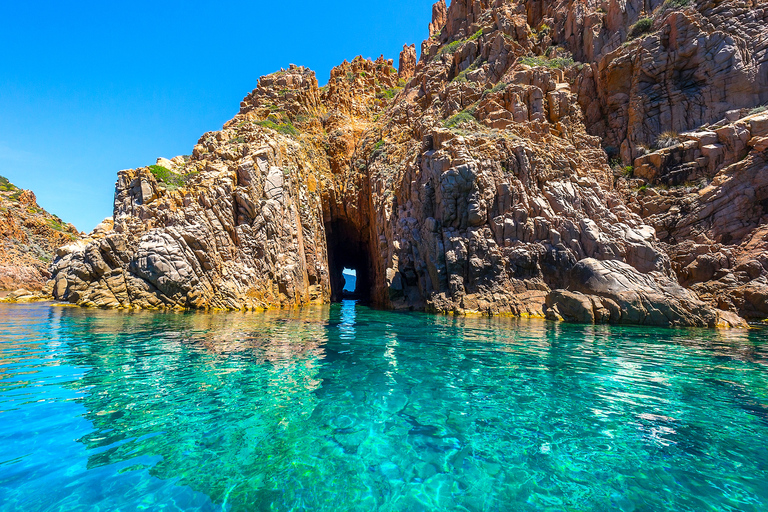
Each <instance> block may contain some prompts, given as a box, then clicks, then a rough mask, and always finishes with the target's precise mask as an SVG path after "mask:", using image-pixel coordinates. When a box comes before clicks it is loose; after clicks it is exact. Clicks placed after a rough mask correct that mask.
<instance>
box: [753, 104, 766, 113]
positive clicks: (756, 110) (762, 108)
mask: <svg viewBox="0 0 768 512" xmlns="http://www.w3.org/2000/svg"><path fill="white" fill-rule="evenodd" d="M767 110H768V105H761V106H759V107H755V108H753V109H752V110H750V111H749V115H754V114H761V113H763V112H765V111H767Z"/></svg>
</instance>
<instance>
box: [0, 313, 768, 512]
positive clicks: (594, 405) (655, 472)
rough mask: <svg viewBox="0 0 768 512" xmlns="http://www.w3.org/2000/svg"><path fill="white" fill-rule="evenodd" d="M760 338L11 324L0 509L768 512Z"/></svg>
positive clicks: (45, 318) (159, 316) (365, 326)
mask: <svg viewBox="0 0 768 512" xmlns="http://www.w3.org/2000/svg"><path fill="white" fill-rule="evenodd" d="M767 342H768V333H767V332H766V331H764V330H754V331H750V332H745V331H720V332H718V331H708V330H671V329H651V328H628V327H607V326H576V325H568V324H557V323H549V322H539V321H528V320H512V319H472V318H468V319H455V318H446V317H434V316H429V315H424V314H415V313H414V314H403V313H389V312H381V311H373V310H370V309H367V308H364V307H360V306H356V305H355V303H354V302H345V303H343V304H341V305H334V306H331V307H327V308H314V309H307V310H303V311H300V312H275V313H265V314H236V313H221V314H202V313H152V312H141V313H127V312H115V311H98V310H86V309H79V308H70V307H61V306H52V305H48V304H37V305H28V306H26V305H0V509H2V510H3V511H16V510H18V511H37V510H97V511H98V510H103V511H107V510H109V511H115V510H121V511H130V510H365V511H374V510H378V511H395V510H397V511H401V510H402V511H411V510H413V511H419V510H425V511H426V510H430V511H431V510H468V511H484V510H488V511H491V510H517V511H534V510H537V511H538V510H552V511H555V510H557V511H562V510H579V511H587V510H600V511H604V510H637V511H662V510H681V511H682V510H690V511H707V510H712V511H715V510H717V511H720V510H738V511H752V510H754V511H764V510H766V509H768V343H767Z"/></svg>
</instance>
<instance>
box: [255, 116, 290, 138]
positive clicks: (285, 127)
mask: <svg viewBox="0 0 768 512" xmlns="http://www.w3.org/2000/svg"><path fill="white" fill-rule="evenodd" d="M256 124H257V125H259V126H263V127H264V128H269V129H270V130H275V131H276V132H278V133H282V134H283V135H291V136H293V137H295V136H297V135H298V134H299V130H297V129H296V127H295V126H293V125H292V124H291V123H290V122H287V123H276V122H274V121H271V120H269V119H266V120H264V121H256Z"/></svg>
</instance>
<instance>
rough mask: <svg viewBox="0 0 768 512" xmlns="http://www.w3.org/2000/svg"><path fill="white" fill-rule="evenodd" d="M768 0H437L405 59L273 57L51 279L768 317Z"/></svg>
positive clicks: (72, 284) (167, 303) (479, 307)
mask: <svg viewBox="0 0 768 512" xmlns="http://www.w3.org/2000/svg"><path fill="white" fill-rule="evenodd" d="M767 27H768V3H766V2H751V1H728V0H725V1H711V0H700V1H693V0H690V1H689V0H666V1H665V2H661V1H657V0H650V1H648V0H645V1H642V2H641V1H638V0H626V1H621V2H618V1H615V0H604V1H596V2H583V1H566V0H557V1H526V2H518V1H506V0H494V1H491V0H454V1H453V2H452V3H451V5H450V6H449V7H448V6H446V4H445V2H444V0H440V1H439V2H438V3H437V4H435V6H434V8H433V19H432V22H431V23H430V24H429V33H430V37H429V39H427V40H426V41H424V42H422V43H421V55H420V58H418V59H417V55H416V47H415V46H405V47H404V48H403V52H402V54H401V56H400V59H399V69H395V68H394V67H393V62H392V61H390V60H385V59H383V58H379V59H378V60H376V61H371V60H367V59H363V58H362V57H357V58H355V59H354V60H352V62H344V63H342V64H341V65H340V66H338V67H337V68H335V69H333V71H332V72H331V77H330V80H329V81H328V84H327V85H326V86H324V87H319V86H318V81H317V78H316V76H315V74H314V72H312V71H310V70H309V69H306V68H303V67H297V66H290V67H289V68H288V69H284V70H281V71H279V72H277V73H274V74H272V75H269V76H265V77H262V78H261V79H260V80H259V83H258V87H257V88H256V89H255V90H254V91H253V92H252V93H250V94H249V95H248V96H247V97H246V98H245V99H244V100H243V102H242V103H241V105H240V112H239V113H238V114H237V115H236V116H235V117H234V118H233V119H232V120H231V121H229V122H227V123H226V124H225V125H224V127H223V129H222V130H220V131H217V132H211V133H206V134H205V135H203V136H202V137H201V139H200V140H199V142H198V144H197V145H196V146H195V147H194V150H193V152H192V154H191V155H190V156H184V157H176V158H173V159H171V160H166V159H159V160H158V162H157V164H156V165H153V166H149V167H145V168H139V169H134V170H126V171H121V172H120V173H119V175H118V181H117V186H116V192H115V208H114V216H113V217H112V218H111V219H108V220H107V221H105V222H104V223H103V224H102V225H100V226H99V227H98V228H97V229H96V230H95V231H94V232H93V233H91V234H90V235H89V236H87V237H84V238H82V239H80V240H78V241H76V242H74V243H71V244H69V245H67V246H65V247H63V248H61V249H60V250H59V251H58V253H57V254H58V257H57V258H56V261H55V263H54V264H53V266H52V280H51V281H50V284H49V291H50V292H51V293H52V294H53V296H54V297H55V298H57V299H60V300H65V301H70V302H73V303H77V304H81V305H87V306H101V307H116V308H117V307H121V308H156V307H181V308H222V309H259V308H268V307H289V306H301V305H306V304H311V303H323V302H328V301H330V300H335V299H337V298H339V297H340V296H341V287H342V283H343V278H342V276H341V271H342V269H343V268H344V267H350V268H355V269H356V270H357V282H358V291H360V292H362V293H363V294H364V295H367V297H368V298H369V299H370V302H371V303H372V304H374V305H375V306H377V307H382V308H392V309H419V310H427V311H434V312H444V313H468V312H478V313H484V314H500V313H509V314H515V315H537V316H548V317H550V318H558V319H566V320H576V321H582V322H612V323H634V324H651V325H685V326H717V325H720V326H725V325H743V320H742V319H741V318H740V317H745V318H748V319H762V318H766V317H768V280H767V277H768V166H767V164H766V158H768V153H767V151H768V109H765V108H764V107H761V105H765V104H768V28H767Z"/></svg>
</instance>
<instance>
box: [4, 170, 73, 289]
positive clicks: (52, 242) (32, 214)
mask: <svg viewBox="0 0 768 512" xmlns="http://www.w3.org/2000/svg"><path fill="white" fill-rule="evenodd" d="M78 235H79V233H78V231H77V230H76V229H75V227H74V226H72V225H71V224H65V223H63V222H62V220H61V219H59V218H58V217H57V216H55V215H51V214H49V213H48V212H46V211H45V210H43V209H42V208H40V206H38V204H37V199H36V198H35V194H34V193H32V191H30V190H22V189H19V188H18V187H16V186H15V185H13V184H12V183H10V182H9V181H8V180H7V179H6V178H3V177H2V176H0V290H17V289H19V288H27V289H30V290H41V289H42V288H43V286H44V285H45V283H46V281H48V280H49V279H50V277H51V274H50V272H49V266H50V264H51V262H52V261H53V257H54V251H55V250H56V248H57V247H59V246H61V245H63V244H66V243H68V242H71V241H73V240H75V239H76V238H77V237H78Z"/></svg>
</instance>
